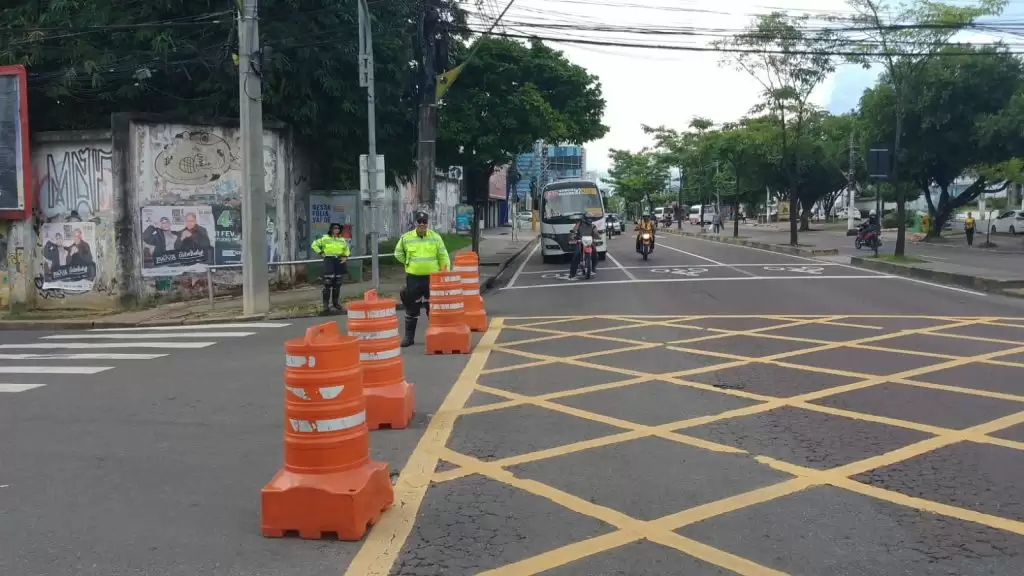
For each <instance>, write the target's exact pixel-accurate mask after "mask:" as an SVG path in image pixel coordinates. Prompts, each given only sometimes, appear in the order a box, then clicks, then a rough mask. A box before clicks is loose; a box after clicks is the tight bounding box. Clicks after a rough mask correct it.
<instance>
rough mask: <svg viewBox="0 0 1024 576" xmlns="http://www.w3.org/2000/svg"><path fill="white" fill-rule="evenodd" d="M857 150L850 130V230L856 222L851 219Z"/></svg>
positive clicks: (847, 226) (847, 185) (848, 207)
mask: <svg viewBox="0 0 1024 576" xmlns="http://www.w3.org/2000/svg"><path fill="white" fill-rule="evenodd" d="M856 163H857V151H856V149H855V148H854V146H853V130H850V171H849V173H848V174H847V176H846V229H847V230H852V229H853V228H854V227H855V226H856V224H854V219H853V179H854V176H855V174H856V172H855V171H854V166H855V165H856Z"/></svg>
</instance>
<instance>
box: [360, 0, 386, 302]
mask: <svg viewBox="0 0 1024 576" xmlns="http://www.w3.org/2000/svg"><path fill="white" fill-rule="evenodd" d="M359 62H360V74H359V80H360V84H361V85H362V86H364V87H365V88H366V122H367V128H368V130H367V136H366V140H367V145H368V146H367V147H368V150H367V157H366V176H367V182H368V183H369V186H368V188H369V192H370V254H371V255H372V259H371V260H370V270H371V274H372V276H373V289H374V290H379V289H380V254H379V249H380V247H379V246H378V244H379V241H380V233H379V232H378V231H377V211H378V209H379V207H380V196H381V192H380V191H379V190H377V102H376V93H375V92H374V76H373V34H372V31H371V29H370V9H369V7H368V6H367V5H366V0H359Z"/></svg>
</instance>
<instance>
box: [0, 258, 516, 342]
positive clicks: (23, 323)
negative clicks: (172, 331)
mask: <svg viewBox="0 0 1024 576" xmlns="http://www.w3.org/2000/svg"><path fill="white" fill-rule="evenodd" d="M531 246H533V242H528V243H526V244H525V245H524V246H523V247H522V248H520V249H519V251H517V252H516V253H515V254H514V255H512V256H511V257H509V258H507V259H505V261H504V262H502V263H501V264H500V265H499V266H498V272H497V274H495V275H493V276H488V277H487V278H486V279H485V280H483V281H482V282H481V283H480V293H481V294H484V293H486V292H488V291H489V290H490V289H491V288H492V287H493V286H494V282H495V281H496V280H497V279H498V277H500V276H501V275H502V274H503V273H504V272H505V270H507V269H508V267H509V265H510V264H511V263H512V262H513V261H515V259H516V258H519V256H521V255H522V253H523V252H524V251H526V249H527V248H529V247H531ZM396 308H397V309H398V310H405V306H403V305H402V303H401V302H398V304H397V306H396ZM345 315H346V314H345V313H344V312H342V313H340V314H329V315H323V316H322V317H323V318H324V319H325V320H330V319H331V318H338V317H341V316H345ZM316 317H321V315H320V314H318V313H302V314H286V313H283V312H270V313H267V314H250V315H248V316H244V315H240V316H232V317H226V318H192V319H187V318H185V319H180V320H156V321H151V322H126V321H124V320H104V319H102V318H97V319H93V320H89V319H71V320H0V332H2V331H9V330H46V331H51V330H89V329H92V328H136V327H152V328H160V327H164V326H204V325H209V324H223V323H226V322H232V323H235V322H259V321H264V320H266V321H269V320H289V319H299V318H316Z"/></svg>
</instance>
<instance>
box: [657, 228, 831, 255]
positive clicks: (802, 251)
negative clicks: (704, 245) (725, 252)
mask: <svg viewBox="0 0 1024 576" xmlns="http://www.w3.org/2000/svg"><path fill="white" fill-rule="evenodd" d="M659 230H660V231H666V232H668V233H669V234H675V235H677V236H689V237H690V238H700V239H702V240H708V241H710V242H718V243H720V244H732V245H734V246H746V247H747V248H759V249H761V250H768V251H769V252H778V253H780V254H791V255H793V256H838V255H839V250H838V249H837V248H831V249H814V248H801V247H799V246H784V245H782V244H771V243H768V242H758V241H756V240H747V239H745V238H733V237H732V236H713V235H710V234H695V233H693V232H683V231H681V230H679V229H676V228H659Z"/></svg>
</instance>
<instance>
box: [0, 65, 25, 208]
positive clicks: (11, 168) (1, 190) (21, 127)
mask: <svg viewBox="0 0 1024 576" xmlns="http://www.w3.org/2000/svg"><path fill="white" fill-rule="evenodd" d="M28 139H29V136H28V94H27V89H26V74H25V68H24V67H23V66H0V211H2V212H3V213H4V214H3V217H4V218H15V217H18V218H28V216H29V214H30V213H31V209H32V208H31V196H26V194H25V190H26V188H27V184H28V181H29V178H28V175H27V170H28V169H29V141H28ZM15 212H19V214H17V215H15V214H14V213H15Z"/></svg>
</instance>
